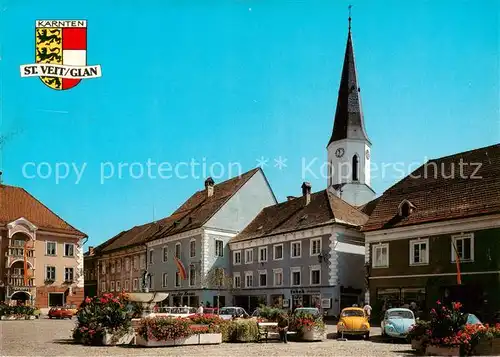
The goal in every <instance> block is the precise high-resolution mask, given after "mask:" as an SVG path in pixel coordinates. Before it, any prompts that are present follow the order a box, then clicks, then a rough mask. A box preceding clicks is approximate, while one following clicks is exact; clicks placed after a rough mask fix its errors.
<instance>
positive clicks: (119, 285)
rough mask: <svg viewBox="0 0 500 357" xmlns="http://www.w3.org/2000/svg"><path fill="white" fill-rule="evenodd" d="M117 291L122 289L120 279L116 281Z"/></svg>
mask: <svg viewBox="0 0 500 357" xmlns="http://www.w3.org/2000/svg"><path fill="white" fill-rule="evenodd" d="M116 291H118V292H120V291H121V283H120V281H117V282H116Z"/></svg>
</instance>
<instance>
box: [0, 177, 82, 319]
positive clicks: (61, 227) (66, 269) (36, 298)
mask: <svg viewBox="0 0 500 357" xmlns="http://www.w3.org/2000/svg"><path fill="white" fill-rule="evenodd" d="M0 175H1V174H0ZM86 239H87V236H86V234H85V233H83V232H81V231H79V230H78V229H76V228H74V227H73V226H71V225H70V224H69V223H67V222H66V221H64V220H63V219H62V218H60V217H59V216H58V215H57V214H55V213H54V212H52V211H51V210H50V209H49V208H48V207H46V206H45V205H44V204H43V203H42V202H40V201H39V200H37V199H36V198H35V197H33V196H32V195H31V194H30V193H29V192H27V191H26V190H24V189H23V188H21V187H14V186H9V185H5V184H0V300H2V301H5V302H6V303H8V304H29V305H32V306H36V307H38V308H40V309H46V308H48V307H50V306H63V305H79V304H80V303H81V302H82V301H83V298H84V291H83V288H84V276H83V244H84V242H85V241H86Z"/></svg>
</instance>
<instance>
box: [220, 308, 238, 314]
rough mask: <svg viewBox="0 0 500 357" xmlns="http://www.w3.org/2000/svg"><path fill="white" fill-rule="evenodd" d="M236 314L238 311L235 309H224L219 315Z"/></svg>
mask: <svg viewBox="0 0 500 357" xmlns="http://www.w3.org/2000/svg"><path fill="white" fill-rule="evenodd" d="M234 313H236V309H235V308H234V307H232V308H231V307H223V308H222V309H220V312H219V314H221V315H232V314H234Z"/></svg>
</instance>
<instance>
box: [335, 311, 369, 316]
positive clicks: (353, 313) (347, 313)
mask: <svg viewBox="0 0 500 357" xmlns="http://www.w3.org/2000/svg"><path fill="white" fill-rule="evenodd" d="M341 316H342V317H351V316H358V317H363V316H365V314H364V312H363V310H344V311H342V314H341Z"/></svg>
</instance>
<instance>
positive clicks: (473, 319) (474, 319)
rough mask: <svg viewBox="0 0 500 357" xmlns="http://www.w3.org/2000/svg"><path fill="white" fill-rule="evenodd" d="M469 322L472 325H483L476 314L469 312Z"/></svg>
mask: <svg viewBox="0 0 500 357" xmlns="http://www.w3.org/2000/svg"><path fill="white" fill-rule="evenodd" d="M467 323H468V324H470V325H481V321H479V319H478V318H477V317H476V315H474V314H469V315H468V316H467Z"/></svg>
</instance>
